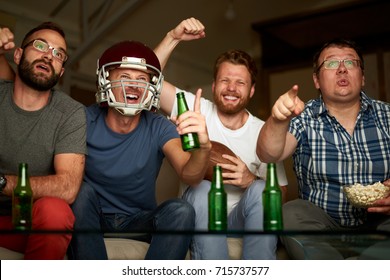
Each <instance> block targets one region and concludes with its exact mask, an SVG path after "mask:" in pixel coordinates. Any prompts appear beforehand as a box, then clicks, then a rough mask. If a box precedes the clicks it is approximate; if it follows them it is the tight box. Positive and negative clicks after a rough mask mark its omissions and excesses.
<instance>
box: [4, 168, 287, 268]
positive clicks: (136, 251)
mask: <svg viewBox="0 0 390 280" xmlns="http://www.w3.org/2000/svg"><path fill="white" fill-rule="evenodd" d="M167 186H169V187H167ZM179 193H180V182H179V180H178V178H177V175H176V173H175V172H174V170H173V168H172V167H171V166H170V165H169V164H168V163H167V162H166V161H165V160H164V162H163V166H162V167H161V172H160V175H159V177H158V179H157V190H156V197H157V201H158V202H162V201H164V200H166V199H169V198H173V197H177V196H178V194H179ZM104 241H105V244H106V248H107V254H108V258H109V259H110V260H142V259H144V256H145V254H146V251H147V250H148V246H149V245H148V243H146V242H143V241H138V240H133V239H127V238H119V237H115V236H114V237H106V238H105V239H104ZM228 246H229V257H230V259H235V260H238V259H240V258H241V253H242V239H241V238H228ZM189 258H190V256H189V253H188V254H187V259H189ZM277 258H278V259H288V256H287V253H286V251H285V250H284V248H283V246H279V248H278V251H277ZM6 259H8V260H18V259H23V254H21V253H18V252H14V251H11V250H8V249H6V248H2V247H0V260H6Z"/></svg>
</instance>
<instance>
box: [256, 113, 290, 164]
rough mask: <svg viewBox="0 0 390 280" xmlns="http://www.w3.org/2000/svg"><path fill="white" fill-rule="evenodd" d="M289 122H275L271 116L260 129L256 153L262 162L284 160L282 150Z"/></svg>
mask: <svg viewBox="0 0 390 280" xmlns="http://www.w3.org/2000/svg"><path fill="white" fill-rule="evenodd" d="M288 126H289V121H277V120H275V119H274V118H273V117H272V116H271V117H269V118H268V120H267V121H266V123H265V124H264V126H263V127H262V128H261V130H260V133H259V137H258V139H257V147H256V153H257V156H258V157H259V158H260V160H261V161H262V162H279V161H282V160H284V158H283V157H284V154H283V152H284V149H285V146H286V138H287V133H288Z"/></svg>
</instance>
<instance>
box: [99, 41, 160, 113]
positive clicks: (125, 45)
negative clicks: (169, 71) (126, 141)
mask: <svg viewBox="0 0 390 280" xmlns="http://www.w3.org/2000/svg"><path fill="white" fill-rule="evenodd" d="M116 68H129V69H136V70H141V71H144V72H146V73H148V74H149V75H150V81H145V80H132V79H126V78H120V79H119V80H113V79H112V78H111V77H110V71H111V70H113V69H116ZM96 74H97V80H98V90H97V93H96V101H97V102H98V103H100V104H101V105H102V106H107V105H108V106H110V107H113V108H115V109H116V110H117V111H118V112H120V113H121V114H122V115H125V116H135V115H137V114H139V113H140V112H141V111H142V110H148V111H150V110H152V111H153V110H157V109H159V106H160V93H161V89H162V84H163V80H164V77H163V75H162V73H161V66H160V62H159V60H158V58H157V56H156V54H155V53H154V52H153V50H151V49H150V48H149V47H147V46H146V45H144V44H142V43H140V42H137V41H123V42H119V43H117V44H115V45H113V46H111V47H110V48H108V49H107V50H106V51H105V52H104V53H103V54H102V56H101V57H100V59H99V60H98V61H97V73H96ZM129 88H132V89H133V91H134V90H136V91H137V92H139V94H137V95H134V94H131V93H130V92H129V91H130V90H129ZM113 89H114V90H115V91H117V90H119V91H121V93H122V94H123V98H121V99H120V100H117V99H116V98H115V95H114V93H113V91H112V90H113ZM118 99H119V98H118Z"/></svg>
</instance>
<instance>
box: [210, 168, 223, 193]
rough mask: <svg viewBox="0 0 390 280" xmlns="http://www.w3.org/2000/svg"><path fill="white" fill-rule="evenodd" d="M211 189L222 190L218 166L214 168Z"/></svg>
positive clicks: (220, 171)
mask: <svg viewBox="0 0 390 280" xmlns="http://www.w3.org/2000/svg"><path fill="white" fill-rule="evenodd" d="M211 187H212V188H214V189H223V179H222V168H221V167H220V166H214V172H213V181H212V184H211Z"/></svg>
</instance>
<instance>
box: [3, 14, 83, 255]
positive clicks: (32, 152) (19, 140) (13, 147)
mask: <svg viewBox="0 0 390 280" xmlns="http://www.w3.org/2000/svg"><path fill="white" fill-rule="evenodd" d="M13 47H14V43H13V34H12V32H11V31H10V30H9V29H8V28H1V29H0V59H1V60H5V58H4V53H5V52H6V51H9V50H10V49H12V48H13ZM67 58H68V55H67V53H66V42H65V35H64V32H63V30H62V29H61V28H60V27H59V26H57V25H55V24H54V23H50V22H45V23H42V24H40V25H39V26H37V27H35V28H34V29H32V30H31V31H29V32H28V33H27V34H26V36H25V37H24V39H23V41H22V44H21V47H20V48H16V49H15V51H14V62H15V63H16V65H17V72H16V75H15V76H14V75H13V74H12V71H11V72H10V73H11V74H9V75H7V74H6V73H4V72H6V71H8V70H12V69H11V68H8V69H7V68H6V67H9V65H7V63H4V67H3V65H2V72H1V73H0V75H3V74H4V75H3V76H2V77H3V78H9V79H14V81H5V80H0V131H1V133H0V179H1V180H0V182H1V184H0V190H1V194H0V229H1V230H5V231H6V230H12V229H13V225H12V218H11V196H12V192H13V189H14V188H15V186H16V184H17V180H18V178H17V174H18V165H19V163H21V162H24V163H27V164H28V167H29V169H28V171H29V175H30V183H31V188H32V191H33V198H34V203H33V209H32V230H33V232H32V233H30V234H25V233H10V234H1V235H0V247H5V248H8V249H10V250H13V251H18V252H21V253H24V258H25V259H63V258H64V257H65V254H66V251H67V248H68V245H69V242H70V240H71V234H69V233H67V232H68V231H71V230H72V229H73V225H74V220H75V218H74V215H73V213H72V210H71V208H70V206H69V205H70V204H71V203H73V201H74V200H75V198H76V195H77V193H78V191H79V188H80V185H81V181H82V176H83V171H84V161H85V154H86V117H85V111H84V107H83V106H82V105H81V104H79V103H78V102H76V101H75V100H73V99H72V98H71V97H69V96H68V95H66V94H64V93H63V92H60V91H58V90H55V89H53V87H54V86H55V85H56V84H57V83H58V80H59V79H60V77H61V76H62V74H63V73H64V64H65V62H66V60H67ZM3 62H4V61H3ZM34 231H38V232H39V233H34ZM42 231H43V233H42ZM44 231H50V232H51V234H49V233H44ZM52 231H58V233H53V232H52Z"/></svg>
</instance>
